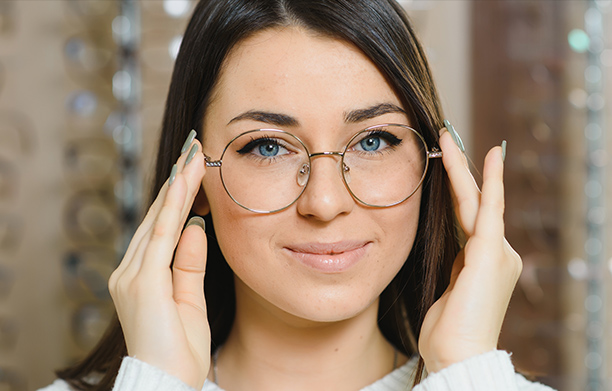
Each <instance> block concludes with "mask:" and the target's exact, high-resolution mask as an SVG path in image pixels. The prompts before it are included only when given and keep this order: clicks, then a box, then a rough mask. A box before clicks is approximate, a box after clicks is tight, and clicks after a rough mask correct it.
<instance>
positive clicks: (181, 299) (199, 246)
mask: <svg viewBox="0 0 612 391" xmlns="http://www.w3.org/2000/svg"><path fill="white" fill-rule="evenodd" d="M206 249H207V241H206V233H205V231H204V220H203V219H202V218H201V217H199V216H196V217H193V218H192V219H191V220H190V221H189V223H188V224H187V227H186V228H185V230H184V231H183V234H182V236H181V239H180V240H179V244H178V246H177V249H176V254H175V256H174V264H173V267H172V282H173V284H172V285H173V296H174V300H175V301H176V302H177V303H179V304H186V305H189V306H191V307H193V308H194V309H196V310H199V311H202V312H206V305H205V302H204V272H205V270H206Z"/></svg>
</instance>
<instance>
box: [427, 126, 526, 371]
mask: <svg viewBox="0 0 612 391" xmlns="http://www.w3.org/2000/svg"><path fill="white" fill-rule="evenodd" d="M443 131H444V130H443ZM440 147H441V148H442V151H443V154H444V155H443V162H444V167H445V168H446V171H447V173H448V176H449V178H450V182H451V185H452V189H453V193H454V201H455V210H456V211H457V217H458V220H459V222H460V224H461V226H462V228H463V230H464V231H465V234H466V237H467V243H466V245H465V247H464V248H463V249H462V250H461V251H460V252H459V254H458V255H457V258H456V259H455V262H454V264H453V268H452V275H451V281H450V285H449V287H448V288H447V289H446V291H445V292H444V294H443V295H442V297H440V299H439V300H438V301H436V303H434V305H433V306H432V307H431V308H430V309H429V311H428V312H427V315H426V316H425V320H424V322H423V326H422V328H421V334H420V338H419V351H420V352H421V356H422V357H423V359H424V361H425V366H426V367H427V370H428V371H429V372H430V373H431V372H437V371H439V370H441V369H443V368H445V367H447V366H449V365H451V364H454V363H457V362H460V361H463V360H465V359H467V358H470V357H473V356H476V355H478V354H482V353H485V352H488V351H491V350H494V349H496V348H497V341H498V338H499V333H500V331H501V326H502V322H503V320H504V316H505V314H506V309H507V308H508V303H509V301H510V297H511V296H512V291H513V290H514V286H515V285H516V282H517V280H518V277H519V275H520V273H521V270H522V262H521V258H520V257H519V255H518V254H517V253H516V252H515V251H514V250H513V249H512V247H510V245H509V244H508V242H507V241H506V239H505V238H504V220H503V215H504V185H503V158H502V150H501V148H500V147H495V148H493V149H491V151H489V153H488V154H487V156H486V158H485V164H484V169H483V185H482V193H481V192H480V191H479V190H478V186H477V185H476V183H475V181H474V178H473V177H472V175H471V174H470V171H469V168H468V164H467V161H466V159H465V157H464V155H463V154H462V153H461V151H460V150H459V148H457V146H456V145H455V144H454V142H453V140H452V138H451V135H450V134H449V132H448V131H444V133H443V134H442V135H441V137H440Z"/></svg>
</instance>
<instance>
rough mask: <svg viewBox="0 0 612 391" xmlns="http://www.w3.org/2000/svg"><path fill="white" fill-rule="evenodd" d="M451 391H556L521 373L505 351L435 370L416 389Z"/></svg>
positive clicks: (479, 356)
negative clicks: (530, 379) (518, 372)
mask: <svg viewBox="0 0 612 391" xmlns="http://www.w3.org/2000/svg"><path fill="white" fill-rule="evenodd" d="M451 390H452V391H463V390H470V391H489V390H496V391H554V390H553V389H552V388H550V387H548V386H546V385H544V384H540V383H535V382H530V381H528V380H527V379H525V378H524V377H523V376H521V375H519V374H517V373H516V372H515V369H514V365H513V364H512V361H511V359H510V354H509V353H507V352H505V351H502V350H494V351H491V352H487V353H484V354H481V355H478V356H475V357H472V358H469V359H467V360H465V361H462V362H460V363H457V364H453V365H451V366H449V367H447V368H444V369H443V370H441V371H439V372H436V373H432V374H430V375H429V376H427V378H426V379H425V380H423V381H422V382H421V383H420V384H419V385H417V386H416V387H415V388H414V389H413V391H451ZM377 391H378V390H377ZM389 391H391V390H389ZM393 391H395V390H393Z"/></svg>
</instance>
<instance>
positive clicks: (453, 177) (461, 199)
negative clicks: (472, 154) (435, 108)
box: [440, 130, 480, 236]
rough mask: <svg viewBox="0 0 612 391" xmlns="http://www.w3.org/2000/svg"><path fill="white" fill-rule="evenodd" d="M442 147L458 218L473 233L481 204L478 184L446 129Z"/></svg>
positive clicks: (441, 140) (464, 228)
mask: <svg viewBox="0 0 612 391" xmlns="http://www.w3.org/2000/svg"><path fill="white" fill-rule="evenodd" d="M440 148H441V149H442V152H443V154H442V162H443V163H444V168H445V169H446V172H447V173H448V178H449V180H450V182H451V186H452V190H453V194H454V201H455V205H456V211H457V218H458V220H459V223H460V224H461V227H462V228H463V230H464V231H465V233H466V234H467V235H468V236H469V235H472V233H473V232H474V224H475V222H476V216H477V215H478V207H479V205H480V191H479V190H478V185H477V184H476V181H475V180H474V177H473V176H472V174H471V173H470V170H469V167H468V164H467V160H466V159H465V157H464V155H463V153H462V152H461V151H460V150H459V148H458V147H457V145H456V144H455V142H454V141H453V139H452V137H451V135H450V133H449V132H448V131H446V130H445V131H444V132H443V133H442V135H441V136H440Z"/></svg>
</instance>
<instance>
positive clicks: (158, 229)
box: [151, 220, 168, 240]
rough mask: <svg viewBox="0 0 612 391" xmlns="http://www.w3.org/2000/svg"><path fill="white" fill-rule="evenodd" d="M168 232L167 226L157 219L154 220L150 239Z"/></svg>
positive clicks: (160, 236) (158, 237) (157, 237)
mask: <svg viewBox="0 0 612 391" xmlns="http://www.w3.org/2000/svg"><path fill="white" fill-rule="evenodd" d="M167 234H168V226H167V225H166V224H162V223H161V222H160V221H159V220H158V221H156V222H155V224H154V225H153V229H152V230H151V239H152V240H154V239H160V238H163V237H164V236H166V235H167Z"/></svg>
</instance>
